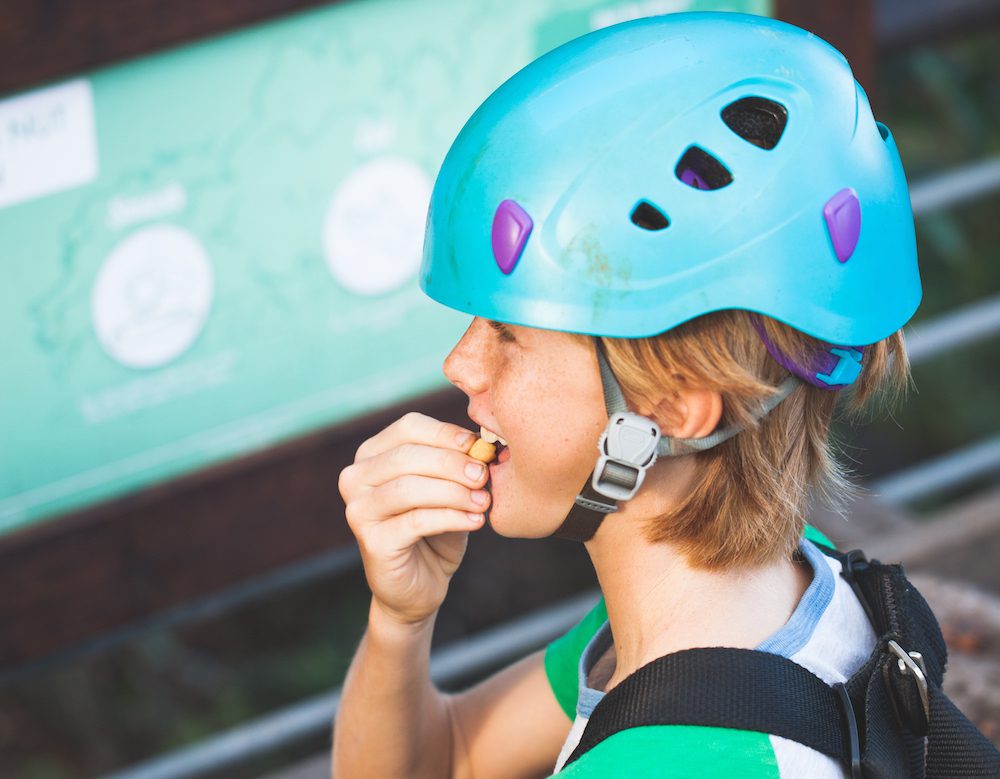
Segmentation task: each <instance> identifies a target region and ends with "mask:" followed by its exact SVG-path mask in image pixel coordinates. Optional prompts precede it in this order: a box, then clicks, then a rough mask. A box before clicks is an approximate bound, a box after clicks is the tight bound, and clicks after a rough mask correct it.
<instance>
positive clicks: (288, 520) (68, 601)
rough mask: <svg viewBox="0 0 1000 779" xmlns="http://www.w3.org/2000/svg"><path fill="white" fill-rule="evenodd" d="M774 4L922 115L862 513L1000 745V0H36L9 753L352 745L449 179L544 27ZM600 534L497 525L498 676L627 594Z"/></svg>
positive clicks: (453, 411)
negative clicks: (909, 267) (360, 671)
mask: <svg viewBox="0 0 1000 779" xmlns="http://www.w3.org/2000/svg"><path fill="white" fill-rule="evenodd" d="M690 9H697V10H736V11H749V12H753V13H760V14H766V15H771V16H776V17H779V18H783V19H786V20H788V21H792V22H794V23H796V24H799V25H801V26H803V27H806V28H807V29H810V30H813V31H814V32H816V33H818V34H819V35H821V36H822V37H824V38H826V39H827V40H829V41H831V42H832V43H834V44H835V45H836V46H837V47H838V48H840V49H841V50H842V51H844V53H845V54H847V56H848V58H849V59H850V60H851V62H852V64H853V66H854V69H855V74H856V76H857V77H858V79H859V81H861V83H862V84H863V86H864V87H865V89H866V90H867V91H868V94H869V96H870V98H871V101H872V104H873V107H874V109H875V114H876V117H877V118H878V119H880V120H881V121H883V122H885V123H886V124H888V125H889V126H890V127H891V128H892V130H893V133H894V134H895V136H896V140H897V143H898V146H899V149H900V152H901V154H902V157H903V162H904V165H905V167H906V170H907V173H908V176H909V179H910V183H911V195H912V200H913V205H914V210H915V213H916V216H917V239H918V248H919V252H920V258H921V271H922V276H923V281H924V302H923V304H922V306H921V309H920V311H919V312H918V315H917V317H916V318H915V319H914V321H913V323H912V326H910V327H909V328H908V336H907V337H908V345H909V348H910V352H911V356H912V360H913V366H914V367H913V371H914V378H915V390H914V391H913V392H911V394H910V396H909V397H908V399H907V400H906V402H905V403H904V404H903V405H902V407H901V408H900V409H899V410H897V411H896V412H895V413H894V414H892V415H891V416H890V417H888V418H887V419H881V420H874V421H872V422H870V423H869V424H864V425H855V426H848V425H846V424H843V423H842V424H840V425H839V426H838V429H837V440H838V441H839V446H840V450H841V453H842V456H843V457H844V458H845V459H846V460H847V461H848V462H850V463H851V465H852V467H853V469H854V471H855V474H856V477H857V479H858V480H859V481H860V482H861V483H862V484H863V485H864V486H865V488H866V489H865V492H864V493H863V495H862V497H861V498H859V500H858V501H857V502H856V503H855V504H854V506H853V508H852V511H851V513H850V515H849V517H848V518H847V519H846V520H845V519H844V518H842V517H838V516H834V515H830V514H828V513H826V512H824V511H822V510H821V509H817V510H816V512H815V515H814V516H811V517H810V519H811V521H812V522H813V523H814V524H816V525H818V526H819V527H820V528H821V529H823V530H824V531H825V532H826V533H827V534H828V535H830V536H831V537H832V538H833V539H834V540H835V541H837V542H838V543H839V544H842V545H845V546H853V545H861V546H864V547H865V548H866V549H867V550H868V551H869V552H870V554H872V555H874V556H882V557H892V558H895V559H902V560H903V561H904V562H905V563H906V564H907V570H908V571H909V572H910V573H911V574H912V577H913V579H914V581H915V582H916V583H917V585H918V587H920V588H921V589H922V590H923V591H924V594H925V595H926V596H927V597H928V599H929V600H930V601H931V603H932V605H933V606H934V607H935V609H936V610H937V611H938V614H939V616H940V618H941V620H942V623H943V627H944V630H945V633H946V638H947V639H948V641H949V646H950V649H951V657H952V660H951V667H950V670H949V677H950V678H949V679H948V680H947V686H949V690H950V692H951V694H952V695H953V696H954V697H955V699H956V701H957V702H958V703H959V705H960V706H961V707H962V708H963V710H964V711H965V712H966V713H967V714H968V715H969V716H970V717H972V718H973V719H974V721H975V722H976V723H977V725H978V726H979V727H980V728H981V729H982V730H983V731H984V732H986V733H987V735H989V736H990V737H991V738H992V739H993V740H994V741H995V742H998V743H1000V570H998V566H997V565H996V562H995V561H996V560H997V559H1000V532H998V530H1000V478H998V477H1000V403H998V392H997V389H998V387H1000V348H998V339H997V335H998V331H1000V218H998V214H1000V0H941V1H938V2H934V1H933V0H846V1H845V2H839V3H835V4H834V3H822V2H818V1H817V2H807V1H806V0H778V1H777V2H771V0H731V1H730V2H713V1H712V0H635V1H633V2H620V1H614V0H503V1H502V2H501V1H499V0H496V1H495V0H474V1H468V0H463V1H461V2H460V1H459V0H353V1H352V2H326V3H322V2H316V1H315V0H311V1H310V0H234V1H233V2H229V3H199V2H197V0H175V1H174V2H171V3H165V2H157V1H156V0H89V2H87V3H70V2H69V1H68V0H61V1H60V0H5V2H4V4H3V8H2V9H0V270H2V273H3V276H2V282H0V776H3V777H17V779H76V778H77V777H99V776H109V775H113V776H115V777H117V779H123V778H124V777H128V779H139V778H140V777H141V779H152V778H153V777H157V779H180V778H181V777H248V778H249V777H263V776H267V777H269V779H293V778H294V779H318V777H321V776H324V775H328V760H327V758H326V757H325V752H326V750H327V748H328V745H329V724H330V722H331V720H332V718H333V716H334V713H335V709H336V702H337V693H336V690H337V687H338V685H339V684H340V681H341V679H342V677H343V673H344V671H345V669H346V665H347V663H348V661H349V659H350V655H351V653H352V651H353V648H354V646H355V644H356V642H357V641H358V639H359V637H360V635H361V631H362V630H363V627H364V620H365V616H366V613H367V602H368V592H367V589H366V585H365V582H364V577H363V574H362V572H361V569H360V566H359V563H358V557H357V554H356V551H355V549H354V546H353V543H352V540H351V537H350V534H349V532H348V531H347V529H346V526H345V524H344V521H343V506H342V505H341V502H340V498H339V495H338V493H337V488H336V484H337V475H338V473H339V471H340V470H341V468H343V467H344V466H345V465H346V464H347V463H349V462H350V461H351V459H352V458H353V453H354V451H355V449H356V448H357V446H358V444H359V443H360V441H362V440H364V438H366V437H368V436H369V435H371V434H372V433H373V432H375V431H376V430H378V429H380V428H381V427H383V426H384V425H385V424H387V423H388V422H389V421H391V420H393V419H395V418H396V417H398V416H399V415H401V414H402V413H404V412H405V411H408V410H411V409H417V410H420V411H423V412H425V413H428V414H432V415H434V416H436V417H439V418H442V419H449V420H452V421H455V422H458V423H460V424H469V422H468V420H467V418H466V417H465V413H464V409H465V403H464V400H463V396H461V395H460V394H459V393H458V392H457V391H454V390H451V389H449V388H448V387H447V386H446V383H445V382H444V379H443V377H442V375H441V370H440V364H441V360H442V359H443V357H444V355H445V354H446V353H447V350H448V348H449V347H450V345H451V344H452V343H453V342H454V341H455V340H457V338H458V337H459V335H460V334H461V332H462V330H463V329H464V327H465V325H466V324H467V320H466V318H464V317H462V316H459V315H457V314H455V313H453V312H449V311H446V310H444V309H443V308H442V307H440V306H437V305H434V304H432V303H430V302H429V301H427V300H425V299H423V297H422V296H421V294H420V292H419V290H418V289H417V286H416V280H415V274H416V270H417V267H418V265H419V259H420V246H421V240H422V232H423V225H424V216H425V213H426V208H427V201H428V198H429V195H430V188H431V186H432V183H433V178H434V175H435V172H436V170H437V167H438V165H439V164H440V162H441V160H442V158H443V156H444V153H445V152H446V150H447V148H448V145H449V144H450V142H451V140H452V139H453V137H454V135H455V134H456V133H457V131H458V130H459V128H460V127H461V125H462V123H463V121H464V120H465V118H467V116H468V115H469V114H470V113H471V111H472V110H473V109H474V108H475V107H476V106H477V105H478V104H479V103H480V102H481V101H482V100H483V99H484V98H485V97H486V96H487V95H488V94H489V93H490V92H491V91H492V90H493V89H494V88H495V87H496V86H498V85H499V84H500V83H501V82H502V81H503V80H504V79H505V78H507V77H508V76H509V75H511V74H512V73H513V72H514V71H516V70H517V69H518V68H519V67H521V66H522V65H524V64H526V63H527V62H528V61H529V60H531V59H533V58H534V57H536V56H537V55H539V54H541V53H543V52H544V51H547V50H549V49H551V48H553V47H554V46H556V45H558V44H560V43H562V42H564V41H566V40H569V39H570V38H573V37H576V36H578V35H580V34H583V33H585V32H588V31H590V30H593V29H597V28H599V27H602V26H606V25H608V24H613V23H615V22H618V21H623V20H625V19H629V18H634V17H637V16H644V15H650V14H659V13H669V12H673V11H680V10H690ZM594 587H595V582H594V579H593V572H592V570H591V568H590V565H589V562H588V561H587V559H586V556H585V554H584V552H583V549H582V547H579V546H577V545H575V544H571V543H568V542H561V541H545V542H530V543H527V542H517V541H509V540H504V539H499V538H497V537H496V536H493V535H492V534H491V533H490V532H489V531H488V530H484V531H482V532H480V533H478V534H476V535H475V537H474V539H473V541H472V543H471V545H470V550H469V553H468V556H467V560H466V563H465V564H464V565H463V568H462V569H461V571H460V573H459V575H458V576H457V577H456V580H455V582H454V583H453V585H452V588H451V592H450V594H449V598H448V601H447V603H446V605H445V608H444V609H443V612H442V615H441V618H440V619H439V621H438V629H437V633H436V637H435V641H436V648H435V660H434V667H433V672H434V675H435V678H436V679H437V680H438V682H439V683H440V684H441V685H442V686H444V687H455V686H460V685H463V684H467V683H469V682H470V681H473V680H475V679H477V678H480V677H482V676H483V675H484V674H486V673H488V672H490V671H491V670H493V669H494V668H497V667H499V666H501V665H503V664H505V663H506V662H508V661H509V660H510V659H512V658H513V657H516V656H518V655H520V654H524V653H526V652H527V651H529V650H531V649H534V648H536V647H538V646H541V645H543V644H544V643H545V642H546V641H548V640H549V639H550V638H552V637H553V636H555V635H557V634H558V633H560V632H561V631H562V630H564V629H565V628H566V627H567V626H568V625H570V624H572V623H573V622H574V621H575V619H576V618H578V616H579V615H580V614H581V613H582V611H583V610H584V609H585V608H586V607H587V606H588V604H590V603H591V602H592V601H593V599H594V594H593V593H594Z"/></svg>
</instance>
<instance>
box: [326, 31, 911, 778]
mask: <svg viewBox="0 0 1000 779" xmlns="http://www.w3.org/2000/svg"><path fill="white" fill-rule="evenodd" d="M421 280H422V285H423V288H424V289H425V291H426V292H427V293H428V294H429V295H430V296H431V297H432V298H434V299H436V300H438V301H439V302H441V303H444V304H445V305H448V306H451V307H454V308H457V309H459V310H462V311H466V312H468V313H471V314H473V315H474V317H475V319H474V320H473V322H472V324H471V326H470V327H469V330H468V331H467V332H466V334H465V335H464V336H463V338H462V339H461V341H460V342H459V343H458V344H457V345H456V347H455V348H454V350H453V351H452V353H451V354H450V355H449V357H448V359H447V360H446V362H445V374H446V375H447V377H448V378H449V380H450V381H451V382H452V383H454V384H455V385H456V386H457V387H459V388H460V389H461V390H462V391H463V392H465V393H466V395H468V397H469V416H470V418H471V419H472V420H473V421H474V422H475V423H477V424H478V425H479V426H480V428H481V430H480V432H481V434H482V435H483V437H485V438H487V439H488V440H493V441H496V442H497V443H498V447H499V455H498V456H497V458H496V460H495V461H493V462H491V463H490V464H489V466H488V468H487V467H484V466H483V465H482V463H480V462H478V461H476V460H475V459H474V458H473V457H470V456H469V454H468V452H469V450H470V447H471V446H472V444H473V441H474V440H475V436H474V435H473V434H472V433H471V432H470V431H467V430H463V429H461V428H458V427H455V426H452V425H447V424H443V423H440V422H438V421H436V420H433V419H429V418H426V417H421V416H417V415H408V416H406V417H404V418H403V419H401V420H399V421H398V422H397V423H395V424H393V425H391V426H390V427H389V428H387V429H386V430H384V431H382V432H381V433H379V434H378V435H376V436H375V437H373V438H372V439H370V440H368V441H366V442H365V443H364V444H363V445H362V446H361V448H360V449H359V450H358V453H357V457H356V460H355V463H354V465H352V466H351V467H349V468H347V469H346V470H345V471H344V472H343V473H342V475H341V480H340V489H341V494H342V495H343V497H344V500H345V502H346V505H347V517H348V521H349V523H350V525H351V528H352V530H353V531H354V533H355V535H356V536H357V539H358V542H359V545H360V548H361V553H362V556H363V560H364V565H365V571H366V575H367V577H368V582H369V584H370V586H371V589H372V594H373V595H372V604H371V610H370V621H369V628H368V631H367V633H366V635H365V638H364V639H363V641H362V643H361V646H360V647H359V649H358V653H357V655H356V657H355V659H354V662H353V664H352V667H351V670H350V672H349V674H348V678H347V680H346V682H345V686H344V694H343V699H342V702H341V708H340V713H339V716H338V722H337V728H336V733H335V744H334V763H335V768H334V774H335V776H337V778H338V779H346V778H347V777H353V776H365V777H368V776H379V777H383V776H384V777H389V776H391V777H397V776H414V777H416V776H428V777H430V776H455V777H471V776H475V777H477V779H481V778H482V777H492V776H496V777H514V776H517V777H520V776H525V777H527V776H544V775H549V774H551V773H556V774H557V775H559V776H564V777H578V776H657V777H659V776H664V777H665V776H726V777H732V776H740V777H756V776H775V777H776V776H782V777H788V776H808V777H815V778H817V779H822V778H824V777H841V776H845V775H846V774H845V772H846V770H847V768H846V767H845V766H844V765H843V764H841V763H840V762H838V761H837V760H835V759H833V758H832V757H830V756H829V755H827V754H823V753H821V752H820V751H817V750H816V749H813V748H810V747H808V746H805V745H804V744H801V743H798V742H797V741H793V740H790V739H787V738H783V737H780V736H777V735H770V734H769V733H765V732H758V731H753V730H747V729H737V728H723V727H706V726H692V725H655V726H651V727H642V728H631V729H627V730H623V731H621V732H618V733H615V734H613V735H611V736H610V737H609V738H606V739H604V740H602V741H600V743H597V744H596V745H593V747H592V748H590V749H589V751H585V752H584V751H581V747H580V743H581V736H582V734H583V733H584V731H585V729H586V726H587V722H588V719H589V717H590V715H591V713H592V712H593V711H594V710H595V707H596V706H597V705H598V703H599V701H601V699H602V698H604V697H605V696H606V695H608V694H609V693H610V692H611V691H613V690H615V689H616V688H618V687H619V686H620V685H622V684H623V683H624V682H627V680H628V679H629V678H630V677H632V676H633V675H634V674H635V672H637V671H638V670H639V669H641V668H644V667H646V666H647V665H648V664H650V663H652V662H653V661H656V660H657V659H658V658H663V657H665V656H670V655H672V654H674V653H679V652H684V651H685V650H689V649H692V648H696V647H734V648H742V649H746V650H755V652H756V653H769V654H771V655H777V656H780V657H783V658H787V659H790V660H791V661H793V662H794V663H795V664H796V665H797V666H800V667H803V668H805V669H807V670H808V671H810V672H811V673H812V674H813V675H815V676H817V677H819V678H820V679H822V680H823V682H825V683H826V684H829V685H832V684H836V683H842V682H844V681H845V680H847V679H848V678H849V677H851V676H852V674H854V673H855V672H856V671H857V670H858V669H859V668H860V667H861V666H862V665H863V664H864V663H865V661H866V659H867V658H868V657H869V655H870V653H871V652H872V650H873V648H874V647H875V645H876V634H875V632H874V630H873V627H872V625H871V624H870V621H869V619H868V617H867V616H866V613H865V609H864V607H863V606H862V604H861V602H860V601H859V599H858V597H857V595H856V594H855V592H854V591H853V590H852V587H851V586H850V584H849V583H848V581H847V580H846V579H845V578H844V577H842V576H839V575H838V574H839V573H840V572H841V562H840V561H839V560H838V559H835V558H833V557H828V556H826V555H824V554H823V553H822V552H820V550H819V549H818V548H817V547H816V546H815V545H814V544H813V543H812V542H810V541H808V540H803V537H802V536H803V529H804V515H805V510H806V500H807V492H808V491H809V490H810V489H813V490H817V491H818V492H820V493H821V494H822V493H825V494H826V495H827V497H829V498H830V499H832V500H834V501H837V500H838V499H839V498H841V497H843V495H844V493H845V490H846V488H847V484H846V480H845V478H844V474H843V472H842V471H841V470H840V468H839V466H838V465H837V463H836V461H835V460H834V459H833V457H832V454H831V451H830V448H829V444H828V434H829V427H830V421H831V418H832V415H833V411H834V405H835V403H836V400H837V396H838V391H840V390H843V389H845V388H850V391H851V403H852V407H854V408H857V407H860V405H861V404H862V403H863V402H864V401H865V400H866V399H867V398H868V397H869V396H871V395H872V394H873V393H875V392H876V391H879V390H889V391H895V390H898V389H901V388H902V387H903V386H904V385H905V383H906V381H907V376H908V374H907V361H906V356H905V352H904V350H903V340H902V337H901V333H900V328H901V327H902V326H903V325H904V324H905V323H906V322H907V321H908V320H909V318H910V317H911V316H912V315H913V313H914V311H915V310H916V307H917V305H918V303H919V300H920V294H921V293H920V281H919V276H918V272H917V265H916V254H915V243H914V234H913V222H912V215H911V212H910V206H909V198H908V194H907V190H906V182H905V178H904V175H903V171H902V167H901V165H900V162H899V157H898V154H897V152H896V150H895V146H894V144H893V141H892V138H891V136H890V134H889V132H888V130H887V128H885V127H884V126H883V125H880V124H877V123H876V122H875V120H874V118H873V117H872V114H871V109H870V107H869V105H868V102H867V99H866V97H865V95H864V92H863V91H862V90H861V87H860V86H859V85H858V84H857V83H856V82H855V80H854V78H853V76H852V75H851V72H850V68H849V66H848V64H847V62H846V61H845V60H844V58H843V57H842V56H841V55H840V54H839V53H838V52H837V51H835V50H834V49H832V48H831V47H829V46H828V45H827V44H825V43H823V42H822V41H820V40H819V39H817V38H815V37H814V36H812V35H810V34H808V33H806V32H804V31H802V30H799V29H797V28H794V27H791V26H790V25H787V24H783V23H780V22H776V21H773V20H768V19H762V18H757V17H750V16H744V15H738V14H712V13H708V14H676V15H670V16H665V17H657V18H649V19H642V20H638V21H635V22H629V23H626V24H622V25H617V26H615V27H612V28H608V29H605V30H601V31H599V32H596V33H592V34H590V35H587V36H584V37H583V38H580V39H577V40H576V41H573V42H571V43H569V44H567V45H566V46H563V47H561V48H559V49H557V50H555V51H554V52H551V53H549V54H547V55H545V56H544V57H542V58H541V59H539V60H537V61H536V62H534V63H532V64H531V65H529V66H528V67H526V68H525V69H524V70H522V71H521V72H519V73H518V74H516V75H515V76H514V77H513V78H511V79H510V80H509V81H508V82H507V83H505V84H504V85H503V86H501V87H500V88H499V89H498V90H497V91H496V92H495V93H494V94H493V95H492V96H491V97H490V98H489V99H488V100H487V101H486V102H485V103H484V104H483V106H481V107H480V109H479V110H478V111H477V112H476V113H475V114H474V115H473V117H472V118H471V119H470V120H469V122H468V123H467V125H466V126H465V128H464V129H463V130H462V132H461V133H460V135H459V137H458V138H457V140H456V141H455V143H454V145H453V147H452V149H451V151H450V152H449V154H448V157H447V159H446V160H445V162H444V165H443V167H442V170H441V173H440V174H439V177H438V180H437V183H436V186H435V190H434V195H433V198H432V202H431V210H430V215H429V219H428V230H427V237H426V243H425V260H424V266H423V268H422V271H421ZM487 510H488V511H489V521H490V523H491V524H492V526H493V527H494V528H495V529H496V530H497V532H499V533H501V534H502V535H506V536H511V537H522V538H524V537H544V536H548V535H551V534H554V533H557V534H559V535H562V536H565V537H568V538H574V539H576V540H579V541H581V542H583V543H585V544H586V548H587V551H588V553H589V554H590V556H591V559H592V561H593V564H594V568H595V570H596V572H597V576H598V580H599V582H600V585H601V589H602V593H603V596H604V597H603V600H602V602H601V603H600V604H599V605H598V606H597V607H596V608H595V610H594V612H592V613H591V615H589V616H588V617H587V618H586V619H584V621H583V622H582V623H581V624H580V625H579V626H578V627H577V628H575V629H574V630H573V631H572V632H571V633H570V634H568V635H567V636H566V637H564V638H563V639H561V640H559V641H557V642H555V643H554V644H553V645H551V646H550V647H549V648H548V650H547V651H546V652H544V653H542V652H539V653H536V654H534V655H532V656H530V657H528V658H526V659H524V660H522V661H521V662H519V663H516V664H515V665H513V666H512V667H510V668H508V669H506V670H505V671H502V672H500V673H499V674H497V675H496V676H494V677H493V678H492V679H489V680H487V681H485V682H483V683H482V684H480V685H479V686H477V687H475V688H473V689H472V690H469V691H467V692H464V693H461V694H458V695H453V696H446V695H443V694H441V693H440V692H438V691H437V690H435V689H434V687H433V686H432V684H431V683H430V681H429V677H428V657H429V646H430V638H431V632H432V629H433V623H434V617H435V614H436V612H437V609H438V607H439V606H440V604H441V602H442V600H443V599H444V596H445V593H446V591H447V586H448V582H449V580H450V577H451V575H452V574H453V573H454V572H455V570H456V569H457V567H458V565H459V564H460V562H461V559H462V555H463V552H464V550H465V545H466V539H467V536H468V533H469V532H472V531H474V530H476V529H477V528H479V527H481V526H482V524H483V523H484V521H485V516H486V513H487ZM755 656H756V655H755ZM622 689H626V688H625V687H623V688H622ZM665 694H666V695H669V691H667V692H666V693H665Z"/></svg>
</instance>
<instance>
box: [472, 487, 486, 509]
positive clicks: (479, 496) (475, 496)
mask: <svg viewBox="0 0 1000 779" xmlns="http://www.w3.org/2000/svg"><path fill="white" fill-rule="evenodd" d="M489 499H490V495H489V493H488V492H487V491H486V490H476V491H475V492H473V493H472V500H473V502H474V503H478V504H479V505H480V506H485V505H486V501H488V500H489Z"/></svg>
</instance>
